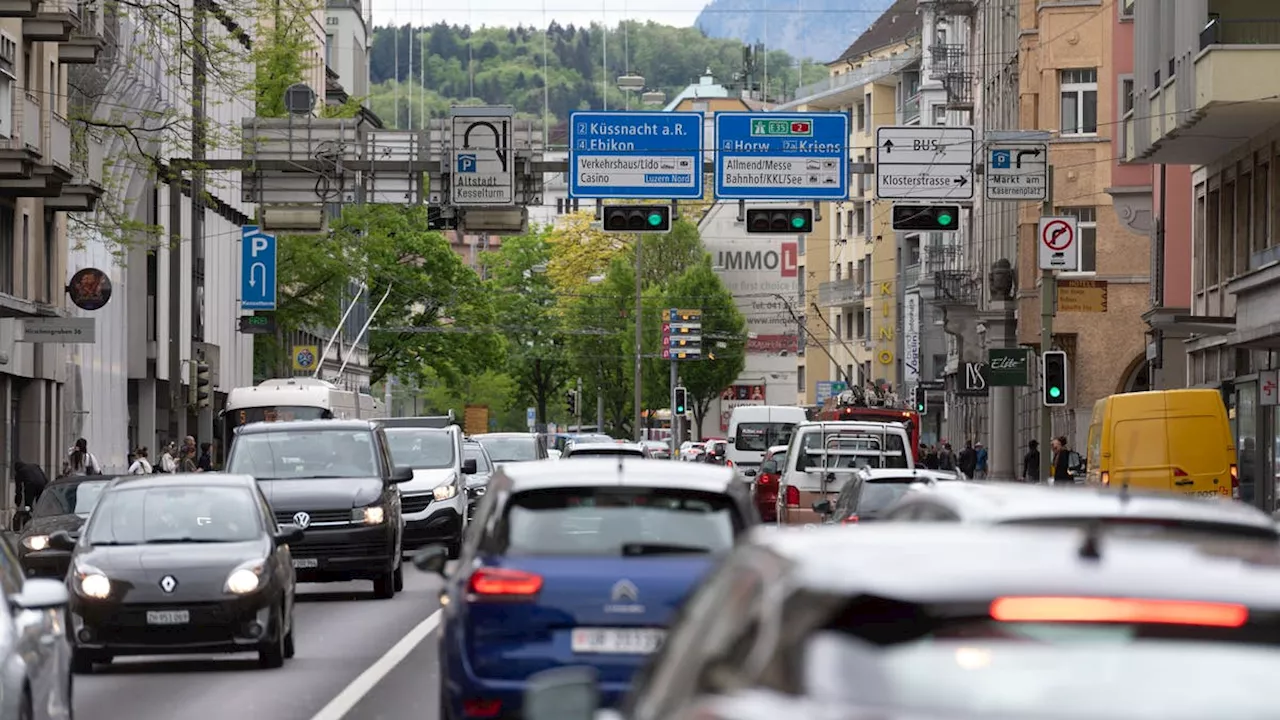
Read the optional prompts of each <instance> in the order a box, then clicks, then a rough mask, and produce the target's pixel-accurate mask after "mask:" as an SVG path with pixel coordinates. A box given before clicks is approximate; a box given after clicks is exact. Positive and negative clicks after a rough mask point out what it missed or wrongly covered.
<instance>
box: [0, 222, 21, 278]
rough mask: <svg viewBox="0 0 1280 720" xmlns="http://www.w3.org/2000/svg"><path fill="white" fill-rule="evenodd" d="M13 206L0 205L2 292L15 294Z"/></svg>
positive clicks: (0, 274) (0, 276) (0, 273)
mask: <svg viewBox="0 0 1280 720" xmlns="http://www.w3.org/2000/svg"><path fill="white" fill-rule="evenodd" d="M13 224H14V218H13V208H12V207H10V206H7V205H0V292H3V293H8V294H10V295H12V294H13V277H14V275H15V274H16V272H15V270H16V268H15V267H14V265H15V261H16V260H17V257H16V256H15V255H16V250H17V248H15V247H14V244H13Z"/></svg>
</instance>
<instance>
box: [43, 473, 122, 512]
mask: <svg viewBox="0 0 1280 720" xmlns="http://www.w3.org/2000/svg"><path fill="white" fill-rule="evenodd" d="M109 482H111V481H110V480H85V481H84V482H60V483H57V484H54V485H50V486H49V487H47V488H45V491H44V492H43V493H41V494H40V499H39V500H36V504H35V506H34V507H32V508H31V517H50V516H54V515H79V516H80V517H88V516H89V511H91V510H93V506H94V505H96V504H97V503H98V497H99V496H101V495H102V491H103V490H104V489H105V488H106V487H107V483H109Z"/></svg>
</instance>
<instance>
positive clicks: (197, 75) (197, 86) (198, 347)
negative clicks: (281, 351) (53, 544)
mask: <svg viewBox="0 0 1280 720" xmlns="http://www.w3.org/2000/svg"><path fill="white" fill-rule="evenodd" d="M206 2H207V0H195V3H194V4H193V6H192V15H191V33H192V36H193V38H192V39H193V41H194V42H193V44H192V48H193V51H192V62H191V160H192V165H191V341H192V346H191V362H209V361H210V360H212V358H205V357H203V353H204V342H205V333H204V298H205V283H204V281H205V273H204V271H205V237H204V205H205V201H204V195H205V192H204V168H203V163H204V160H205V144H206V142H207V138H206V134H207V128H206V123H207V115H206V112H207V110H206V108H205V101H206V91H205V87H206V84H207V73H208V67H207V63H208V59H207V58H206V57H205V47H204V44H205V42H207V41H208V38H207V37H206V35H207V33H206V28H205V21H206V19H207V10H208V7H207V6H206V4H205V3H206ZM216 390H217V388H214V387H210V388H209V393H210V402H207V403H203V405H204V407H198V409H197V410H196V413H197V415H196V433H195V434H196V437H197V438H199V439H200V440H201V441H202V442H212V441H213V402H212V395H213V393H214V392H215V391H216Z"/></svg>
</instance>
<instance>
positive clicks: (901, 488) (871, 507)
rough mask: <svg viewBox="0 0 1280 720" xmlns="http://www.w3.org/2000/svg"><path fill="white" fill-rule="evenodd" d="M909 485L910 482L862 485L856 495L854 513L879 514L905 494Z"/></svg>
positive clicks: (867, 483) (865, 483) (868, 483)
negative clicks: (856, 500)
mask: <svg viewBox="0 0 1280 720" xmlns="http://www.w3.org/2000/svg"><path fill="white" fill-rule="evenodd" d="M911 484H912V483H910V482H900V481H893V480H891V481H889V482H864V483H862V490H861V491H860V492H859V493H858V502H857V504H856V505H855V507H856V512H860V513H871V512H880V511H881V510H884V509H886V508H888V507H889V506H890V505H892V504H893V503H895V502H897V500H898V498H900V497H902V496H903V495H906V494H907V490H909V489H910V488H911Z"/></svg>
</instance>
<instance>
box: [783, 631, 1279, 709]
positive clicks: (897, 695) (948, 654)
mask: <svg viewBox="0 0 1280 720" xmlns="http://www.w3.org/2000/svg"><path fill="white" fill-rule="evenodd" d="M804 656H805V657H804V662H803V665H804V666H805V667H806V668H807V670H806V675H810V677H807V678H806V683H807V684H809V685H810V686H811V687H810V689H809V693H808V694H811V695H817V696H820V697H826V698H829V699H831V700H836V701H844V702H848V703H850V704H856V705H859V706H864V707H865V706H873V707H875V706H887V707H892V708H895V709H899V710H907V711H914V712H921V713H928V714H930V715H933V714H935V713H936V714H937V715H939V716H953V717H954V716H964V717H970V716H976V717H992V718H994V717H998V718H1031V717H1044V716H1049V717H1053V718H1055V720H1058V719H1061V720H1075V719H1077V718H1078V719H1079V720H1102V719H1105V718H1121V717H1122V718H1125V720H1204V719H1205V718H1214V717H1222V718H1231V719H1232V720H1263V719H1264V718H1268V719H1269V718H1274V717H1275V716H1276V710H1275V700H1274V698H1272V697H1271V696H1270V695H1269V694H1268V693H1266V692H1260V691H1259V690H1258V688H1262V687H1268V686H1269V685H1268V684H1269V683H1270V682H1272V681H1273V680H1274V678H1275V677H1276V676H1277V673H1280V653H1277V652H1276V651H1275V650H1273V649H1263V648H1258V647H1249V646H1242V645H1224V644H1217V643H1189V642H1176V641H1161V640H1154V641H1143V642H1135V643H1110V642H1097V641H1087V642H1079V643H1072V644H1068V645H1061V644H1055V645H1049V644H1042V643H1022V642H1016V641H1014V642H1008V641H999V640H997V641H979V642H972V641H961V642H957V641H952V640H942V641H928V642H923V643H919V644H912V645H906V646H898V647H893V648H889V649H887V650H885V651H883V652H874V651H869V650H868V648H867V647H866V646H865V645H863V644H861V643H856V642H853V643H850V641H849V640H848V639H847V638H840V637H838V636H831V635H825V634H819V635H817V636H815V637H813V638H810V641H809V643H808V644H807V647H806V648H805V652H804ZM1189 667H1195V668H1212V669H1213V670H1212V672H1187V668H1189ZM1174 679H1176V681H1174Z"/></svg>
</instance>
